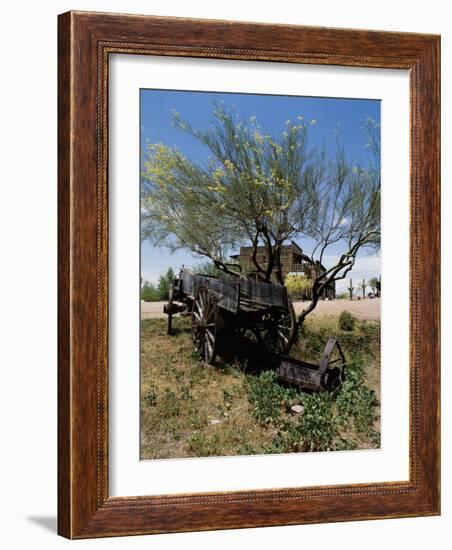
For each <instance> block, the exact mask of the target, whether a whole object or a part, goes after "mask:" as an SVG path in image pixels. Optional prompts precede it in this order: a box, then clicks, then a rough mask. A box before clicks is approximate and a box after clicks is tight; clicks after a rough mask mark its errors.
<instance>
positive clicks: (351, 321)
mask: <svg viewBox="0 0 452 550" xmlns="http://www.w3.org/2000/svg"><path fill="white" fill-rule="evenodd" d="M356 321H357V319H356V317H355V316H354V315H352V314H351V313H350V312H349V311H343V312H342V313H341V314H340V315H339V321H338V322H339V328H340V329H341V330H345V331H347V332H351V331H352V330H354V329H355V324H356Z"/></svg>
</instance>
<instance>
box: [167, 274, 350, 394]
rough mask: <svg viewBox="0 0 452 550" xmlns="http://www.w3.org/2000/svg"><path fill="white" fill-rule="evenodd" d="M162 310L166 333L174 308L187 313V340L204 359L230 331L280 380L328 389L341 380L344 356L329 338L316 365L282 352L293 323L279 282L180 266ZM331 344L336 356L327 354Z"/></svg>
mask: <svg viewBox="0 0 452 550" xmlns="http://www.w3.org/2000/svg"><path fill="white" fill-rule="evenodd" d="M163 310H164V312H165V313H166V314H167V315H168V334H171V333H172V318H173V315H174V314H181V315H189V316H191V332H192V338H193V342H194V345H195V347H196V349H197V351H198V353H199V355H200V357H201V359H202V360H203V361H204V362H205V363H207V364H212V363H213V361H214V359H215V357H216V356H217V355H218V354H220V355H221V354H222V352H223V351H224V350H226V349H227V347H228V345H229V344H230V342H231V341H232V336H233V333H235V334H240V335H241V336H242V337H244V338H246V339H247V340H251V341H252V342H254V344H255V348H256V349H258V350H259V351H260V353H262V352H263V353H264V354H265V355H266V357H267V359H268V360H269V362H271V363H272V364H273V365H275V368H276V370H277V373H278V376H279V378H280V380H283V381H285V382H288V383H291V384H296V385H298V386H300V387H302V388H306V389H311V390H324V389H329V390H332V389H335V388H336V387H337V386H338V385H339V384H340V383H341V381H342V380H343V370H344V369H343V365H344V356H343V354H342V350H341V349H340V346H339V344H338V343H337V342H336V340H335V339H334V338H330V339H329V341H328V343H327V345H326V347H325V350H324V353H323V355H322V358H321V361H320V364H319V365H313V364H310V363H306V362H303V361H299V360H295V359H291V358H289V357H288V356H287V354H288V352H289V350H290V348H291V346H292V344H293V343H294V341H295V337H296V327H297V323H296V317H295V311H294V308H293V305H292V302H291V301H290V299H289V297H288V295H287V289H286V288H285V287H284V286H282V285H277V284H272V283H265V282H260V281H252V280H243V279H239V278H233V277H230V278H224V279H220V278H217V277H212V276H209V275H203V274H199V273H193V271H192V270H190V269H188V268H182V269H181V270H180V273H179V275H178V277H176V278H175V280H174V285H173V287H172V288H171V289H170V295H169V301H168V303H167V304H165V306H164V309H163ZM334 350H336V351H337V355H338V357H337V358H336V359H332V353H333V351H334ZM333 363H334V364H335V366H334V367H333V366H332V365H333Z"/></svg>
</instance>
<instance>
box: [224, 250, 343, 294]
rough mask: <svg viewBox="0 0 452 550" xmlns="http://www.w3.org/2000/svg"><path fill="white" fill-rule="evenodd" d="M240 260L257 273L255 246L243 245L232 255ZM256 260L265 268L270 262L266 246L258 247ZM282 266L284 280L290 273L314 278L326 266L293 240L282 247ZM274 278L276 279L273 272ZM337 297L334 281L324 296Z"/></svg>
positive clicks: (245, 267) (246, 268) (248, 268)
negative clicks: (307, 253) (311, 256)
mask: <svg viewBox="0 0 452 550" xmlns="http://www.w3.org/2000/svg"><path fill="white" fill-rule="evenodd" d="M231 258H232V259H235V260H237V261H239V262H240V265H241V266H242V268H243V269H244V270H245V271H246V272H247V273H248V275H250V276H252V275H253V274H254V273H256V266H255V265H254V262H253V247H252V246H242V247H240V253H239V254H234V255H232V256H231ZM256 260H257V262H258V264H259V265H260V266H262V267H263V268H264V269H265V268H266V266H267V263H268V255H267V250H266V248H265V246H258V247H257V254H256ZM281 267H282V278H283V280H284V279H285V278H286V276H287V275H288V274H289V273H300V274H304V275H305V276H306V277H307V278H308V279H314V278H315V277H316V274H317V273H323V272H324V271H325V268H324V267H323V266H321V265H320V264H319V262H313V261H312V260H311V258H310V257H309V256H307V255H306V254H304V253H303V250H302V249H301V248H300V247H299V246H298V245H297V243H295V242H294V241H292V242H291V243H290V244H284V245H283V246H282V248H281ZM272 279H273V280H274V279H275V276H274V274H273V276H272ZM335 297H336V285H335V283H334V282H332V283H331V284H330V285H328V287H326V288H325V290H324V292H323V298H328V299H329V300H332V299H334V298H335Z"/></svg>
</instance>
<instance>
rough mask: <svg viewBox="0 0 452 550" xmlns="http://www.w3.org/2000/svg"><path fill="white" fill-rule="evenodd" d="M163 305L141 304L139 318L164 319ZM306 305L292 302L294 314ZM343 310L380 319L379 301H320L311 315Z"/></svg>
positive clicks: (333, 313)
mask: <svg viewBox="0 0 452 550" xmlns="http://www.w3.org/2000/svg"><path fill="white" fill-rule="evenodd" d="M164 304H165V302H141V318H142V319H164V318H166V315H165V313H163V305H164ZM308 304H309V302H294V308H295V313H297V314H298V313H301V312H302V311H303V309H304V308H305V307H307V306H308ZM344 310H347V311H349V312H350V313H353V315H355V316H356V317H357V318H358V319H361V320H369V321H370V320H375V321H376V320H379V319H380V299H379V298H374V299H373V300H370V299H365V300H353V301H351V300H332V301H326V300H325V301H320V302H319V303H318V305H317V307H316V309H315V310H314V311H313V313H312V315H313V316H321V315H340V313H341V312H342V311H344Z"/></svg>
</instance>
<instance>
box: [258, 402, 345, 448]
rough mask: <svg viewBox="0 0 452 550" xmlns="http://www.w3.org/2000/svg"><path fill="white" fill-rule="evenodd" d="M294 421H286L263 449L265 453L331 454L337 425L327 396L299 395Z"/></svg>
mask: <svg viewBox="0 0 452 550" xmlns="http://www.w3.org/2000/svg"><path fill="white" fill-rule="evenodd" d="M302 403H303V407H304V410H303V413H302V414H301V415H300V416H299V418H298V421H295V422H294V421H286V422H284V423H283V425H282V426H281V428H280V429H279V431H278V433H277V434H276V436H275V437H274V438H273V441H272V444H271V445H270V446H269V447H268V448H266V449H265V452H267V453H291V452H302V451H331V450H334V449H335V438H336V436H337V423H336V421H335V418H334V415H333V410H332V404H333V401H332V398H331V395H330V394H328V393H312V394H307V393H305V394H303V396H302Z"/></svg>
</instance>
